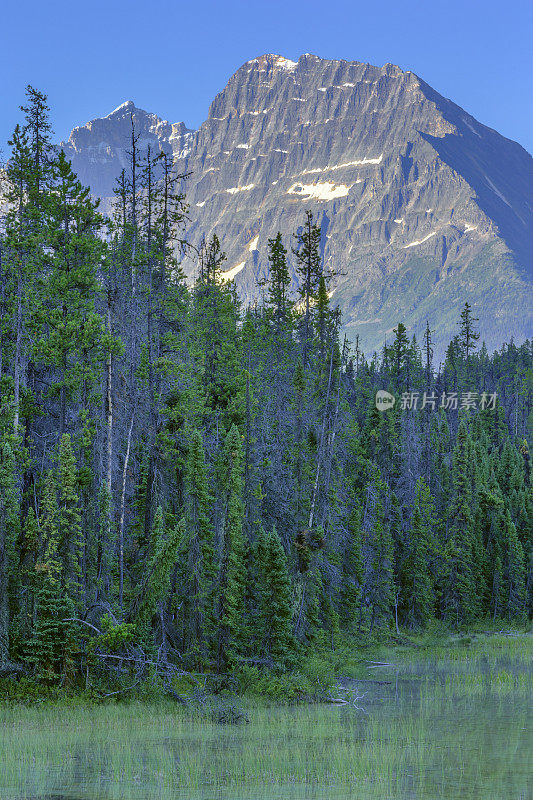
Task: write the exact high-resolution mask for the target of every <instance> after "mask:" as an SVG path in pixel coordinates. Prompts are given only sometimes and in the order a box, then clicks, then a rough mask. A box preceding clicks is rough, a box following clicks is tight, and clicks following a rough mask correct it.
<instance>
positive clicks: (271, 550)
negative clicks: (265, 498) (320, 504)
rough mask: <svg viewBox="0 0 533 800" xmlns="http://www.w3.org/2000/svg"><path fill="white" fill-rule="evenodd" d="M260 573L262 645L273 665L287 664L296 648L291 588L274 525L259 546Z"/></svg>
mask: <svg viewBox="0 0 533 800" xmlns="http://www.w3.org/2000/svg"><path fill="white" fill-rule="evenodd" d="M256 552H257V557H258V560H259V563H258V567H259V574H260V604H261V637H260V641H261V646H262V648H264V652H265V653H266V654H267V655H268V656H270V657H271V658H272V660H273V662H274V664H275V665H276V666H278V667H284V666H285V665H286V664H287V661H288V660H290V658H291V656H292V654H293V650H294V639H293V635H292V602H291V601H292V590H291V581H290V577H289V569H288V563H287V556H286V555H285V551H284V549H283V545H282V544H281V541H280V538H279V536H278V534H277V533H276V529H275V528H273V529H272V531H271V532H270V533H266V534H265V533H264V532H263V533H262V534H261V536H260V542H259V543H258V547H257V551H256Z"/></svg>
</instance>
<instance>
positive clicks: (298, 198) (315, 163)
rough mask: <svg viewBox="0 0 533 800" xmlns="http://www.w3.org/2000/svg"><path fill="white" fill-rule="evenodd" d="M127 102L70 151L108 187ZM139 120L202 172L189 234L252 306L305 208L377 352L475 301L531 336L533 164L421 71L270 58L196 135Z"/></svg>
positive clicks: (232, 86) (504, 334) (232, 84)
mask: <svg viewBox="0 0 533 800" xmlns="http://www.w3.org/2000/svg"><path fill="white" fill-rule="evenodd" d="M131 107H132V106H131V105H130V104H126V105H125V106H121V107H120V108H119V109H117V110H116V111H115V112H113V113H112V114H111V115H109V116H108V117H106V118H105V119H104V120H96V121H94V122H92V123H90V126H86V127H85V128H77V129H76V130H75V131H73V133H72V136H71V137H70V140H69V143H67V145H65V149H66V151H67V153H68V154H69V155H70V152H73V155H72V159H73V164H74V167H75V168H76V169H77V170H78V172H79V174H80V176H81V178H82V180H85V181H87V182H88V183H89V184H90V185H91V187H92V189H93V192H94V193H95V194H98V195H100V196H107V195H109V194H110V193H111V192H110V188H111V185H112V182H113V179H114V177H115V176H116V174H118V172H119V171H120V169H121V168H122V166H121V165H122V164H123V154H124V149H126V148H127V138H126V135H125V133H124V131H125V130H126V128H127V125H126V127H125V124H126V122H127V123H128V124H129V113H130V111H131ZM134 115H135V121H136V124H137V120H138V121H139V125H140V126H142V131H140V132H141V134H142V136H145V137H146V139H147V140H148V139H149V138H150V137H152V139H151V140H153V141H154V142H157V143H158V146H160V147H164V148H170V149H172V152H173V153H174V156H175V160H176V167H177V169H178V170H179V171H180V172H183V173H191V175H190V177H189V178H188V179H187V181H186V185H185V189H186V192H187V197H188V201H189V203H190V225H189V229H188V237H189V239H190V240H191V241H192V242H193V243H195V244H198V243H199V241H200V239H201V238H202V237H203V236H205V237H208V236H209V235H210V233H212V232H213V231H216V232H217V234H218V236H219V238H220V239H221V242H222V245H223V247H224V249H225V251H226V253H227V256H228V260H227V276H228V278H230V277H231V278H234V279H235V281H236V284H237V286H238V289H239V292H240V293H241V295H242V297H243V298H244V299H245V300H250V299H252V298H253V296H254V294H255V293H256V291H257V290H256V286H255V282H256V278H257V276H258V275H260V274H261V273H262V272H263V271H264V270H265V268H266V263H267V241H268V239H269V238H270V237H273V236H274V235H275V233H276V232H277V231H278V230H281V231H282V232H283V233H284V234H286V236H287V243H290V242H289V239H288V237H289V235H290V234H291V233H293V232H294V231H295V230H296V228H297V227H298V226H299V225H300V224H301V223H302V220H303V218H304V212H305V210H306V209H308V208H310V209H311V210H312V211H313V212H314V213H315V214H316V215H317V217H318V219H319V221H320V222H321V224H322V233H323V236H322V249H323V259H324V267H325V270H326V271H327V270H333V271H335V272H337V273H339V275H338V276H337V277H336V278H334V280H333V281H332V283H331V286H330V288H331V291H332V302H333V303H335V304H339V305H340V307H341V309H342V311H343V319H344V326H345V328H346V331H347V333H348V336H349V338H351V339H354V338H355V336H356V334H359V336H360V341H361V343H362V345H363V347H364V348H365V349H366V351H368V352H369V351H371V350H372V349H374V348H377V347H380V346H381V344H382V343H383V341H384V340H385V339H386V338H387V337H389V338H390V336H391V332H392V329H393V327H395V326H396V324H397V323H398V321H400V320H401V321H404V322H405V323H406V325H407V326H408V328H409V329H410V331H411V333H416V335H417V337H420V336H421V333H422V330H423V328H424V326H425V322H426V319H428V320H429V322H430V325H431V327H432V328H433V329H434V330H435V337H436V340H437V345H438V346H440V347H442V345H443V344H444V343H445V342H447V341H448V340H449V339H450V338H451V336H452V335H454V334H455V333H456V331H457V318H458V314H459V311H460V308H461V306H462V305H463V303H464V302H465V301H466V300H468V302H470V303H471V305H472V306H473V307H474V309H475V312H476V316H477V317H479V319H480V327H481V330H482V335H483V337H484V338H485V339H486V341H487V343H488V344H489V345H490V346H497V345H498V344H499V343H500V342H501V341H502V340H504V339H506V340H508V339H509V337H510V336H511V335H514V336H515V337H516V338H524V337H525V336H528V335H531V332H532V330H533V290H532V285H533V189H532V187H533V159H532V158H531V156H530V155H529V154H528V153H527V152H526V151H525V150H524V149H523V148H522V147H520V146H519V145H518V144H516V143H515V142H512V141H510V140H508V139H505V138H504V137H502V136H500V135H499V134H498V133H497V132H496V131H494V130H491V129H490V128H487V127H485V126H484V125H481V124H480V123H479V122H477V121H476V120H475V119H474V118H473V117H471V116H470V115H469V114H467V113H466V112H465V111H463V110H462V109H461V108H459V107H458V106H456V105H455V104H454V103H452V102H451V101H449V100H446V99H445V98H443V97H441V96H440V95H439V94H437V93H436V92H435V91H434V90H433V89H431V87H429V86H428V85H427V84H426V83H424V82H423V81H422V80H421V79H420V78H418V77H417V76H416V75H414V74H413V73H411V72H403V71H402V70H401V69H399V68H398V67H396V66H393V65H391V64H386V65H385V66H384V67H382V68H378V67H373V66H370V65H368V64H361V63H358V62H347V61H332V60H324V59H320V58H318V57H316V56H313V55H304V56H302V57H301V58H300V59H299V61H298V62H297V63H295V62H293V61H289V60H288V59H285V58H283V57H281V56H276V55H265V56H261V57H260V58H256V59H253V60H252V61H249V62H247V63H246V64H244V65H243V66H242V67H241V68H240V69H239V70H238V71H237V72H236V73H235V75H233V77H232V78H231V79H230V80H229V82H228V84H227V86H226V87H225V89H224V90H223V91H222V92H221V93H220V94H219V95H217V97H216V98H215V99H214V101H213V103H212V104H211V107H210V109H209V114H208V118H207V120H206V121H205V122H204V123H203V124H202V126H201V127H200V129H199V130H198V131H196V132H194V133H193V132H191V131H189V130H187V129H186V128H185V126H184V125H183V124H182V123H180V124H178V125H174V126H171V125H169V124H168V123H165V122H162V121H161V120H159V119H158V118H157V117H154V116H153V115H150V114H146V112H142V111H140V110H138V109H134ZM126 117H127V120H126ZM139 130H140V129H139ZM126 133H127V131H126ZM69 147H70V148H71V151H69V150H68V148H69ZM184 267H185V270H186V272H187V273H188V274H189V275H191V276H192V275H193V274H194V270H195V265H194V264H193V263H192V262H188V263H185V264H184Z"/></svg>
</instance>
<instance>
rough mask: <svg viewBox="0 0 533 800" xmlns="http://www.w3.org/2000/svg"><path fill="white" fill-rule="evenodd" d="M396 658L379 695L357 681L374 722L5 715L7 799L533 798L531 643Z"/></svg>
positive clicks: (57, 710)
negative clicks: (221, 721)
mask: <svg viewBox="0 0 533 800" xmlns="http://www.w3.org/2000/svg"><path fill="white" fill-rule="evenodd" d="M374 655H375V654H374ZM387 658H388V661H387V663H388V664H392V666H379V665H378V666H377V667H376V666H375V665H374V666H372V669H370V665H367V669H366V675H367V676H369V677H367V678H366V679H365V680H369V681H370V680H374V679H376V680H378V679H379V681H380V682H379V683H366V682H363V679H362V678H361V676H359V680H360V682H359V683H357V680H356V681H355V682H354V685H355V686H356V688H357V693H358V694H363V695H364V698H363V699H362V700H360V701H358V705H359V706H362V708H363V709H364V710H358V709H355V708H353V707H352V706H341V707H338V706H331V705H324V704H322V705H296V706H277V705H271V706H267V705H265V704H264V703H260V702H257V701H253V700H242V699H240V700H237V701H235V702H238V703H240V704H241V705H243V706H245V710H246V715H247V717H248V719H249V722H248V723H247V724H246V723H245V724H241V725H221V724H218V723H216V722H215V721H214V719H215V718H216V716H214V715H213V713H212V710H213V709H212V708H209V707H200V708H194V709H189V708H182V707H176V706H174V705H169V704H166V703H157V704H155V703H154V704H146V703H130V704H127V705H126V704H119V705H107V706H102V705H99V706H93V707H81V706H73V707H67V706H65V705H42V706H36V705H33V706H31V707H24V706H16V707H9V706H4V707H0V722H1V728H0V796H1V797H2V798H6V800H7V798H9V799H10V800H11V798H17V800H18V799H19V798H44V797H47V798H51V797H52V796H53V797H56V798H65V800H66V798H71V799H72V800H73V799H74V798H83V800H95V799H96V798H99V800H104V799H105V800H118V798H123V799H124V800H137V799H139V800H140V798H143V800H152V798H154V799H155V798H158V800H170V798H180V799H181V798H183V800H185V798H188V800H195V798H196V799H197V800H200V799H202V800H207V798H215V797H216V798H228V800H229V798H231V799H232V800H241V799H242V800H245V799H246V800H252V798H254V799H256V800H270V799H271V798H272V799H273V798H295V800H296V798H314V797H317V798H318V797H321V798H324V797H328V798H339V800H340V798H354V797H356V798H358V799H359V798H361V800H366V798H373V800H382V799H383V800H384V799H385V798H387V799H389V798H398V799H399V800H407V799H408V798H409V799H410V800H412V799H414V798H417V800H418V799H419V800H426V799H427V800H429V798H431V800H435V799H436V798H439V799H440V798H442V799H443V800H444V798H446V800H459V798H460V800H469V799H470V798H472V799H473V798H476V800H477V798H479V799H480V800H505V798H513V800H529V799H530V798H531V797H533V711H532V704H533V638H532V637H531V636H519V637H509V636H491V637H478V638H477V639H470V641H469V642H468V643H466V644H465V642H464V641H462V640H455V641H448V642H447V643H445V644H444V643H443V644H442V646H440V645H437V646H434V647H427V648H411V649H407V650H406V652H400V651H398V650H397V651H395V652H392V651H391V652H388V654H387ZM393 659H394V660H393ZM374 660H376V661H377V660H380V659H377V658H375V659H374ZM381 660H382V661H385V658H383V659H381ZM359 661H360V660H359V656H358V657H357V663H358V671H359V672H361V670H362V667H361V664H360V663H359ZM348 671H349V670H348Z"/></svg>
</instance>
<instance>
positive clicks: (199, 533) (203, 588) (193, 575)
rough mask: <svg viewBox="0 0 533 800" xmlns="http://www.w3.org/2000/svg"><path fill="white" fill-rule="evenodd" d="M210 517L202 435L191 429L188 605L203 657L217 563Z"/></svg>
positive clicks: (209, 629)
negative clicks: (189, 583)
mask: <svg viewBox="0 0 533 800" xmlns="http://www.w3.org/2000/svg"><path fill="white" fill-rule="evenodd" d="M211 514H212V511H211V497H210V493H209V485H208V479H207V469H206V463H205V450H204V444H203V440H202V434H201V433H200V431H198V430H197V429H194V430H192V431H190V433H189V453H188V458H187V464H186V472H185V527H186V536H187V548H188V572H189V575H190V581H191V585H190V590H189V591H188V600H187V602H188V604H190V606H191V616H190V620H189V624H190V628H191V636H192V637H193V640H194V646H195V647H196V648H198V650H199V655H200V657H203V658H205V657H206V655H207V650H208V646H209V644H210V643H212V640H213V636H214V611H215V609H214V601H215V597H214V592H215V579H216V563H215V546H214V544H215V543H214V530H213V527H212V522H211Z"/></svg>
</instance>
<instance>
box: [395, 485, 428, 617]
mask: <svg viewBox="0 0 533 800" xmlns="http://www.w3.org/2000/svg"><path fill="white" fill-rule="evenodd" d="M434 527H435V507H434V504H433V500H432V498H431V495H430V493H429V488H428V486H427V485H426V483H425V481H424V480H423V479H422V478H420V479H419V480H418V482H417V485H416V494H415V499H414V510H413V517H412V520H411V530H410V533H409V542H408V544H407V547H406V557H405V560H404V563H403V564H402V569H401V591H402V607H403V610H404V614H405V622H406V624H407V625H408V626H409V627H415V626H421V627H423V626H424V625H426V624H427V623H428V622H429V620H430V619H431V618H432V617H433V614H434V607H435V596H434V590H433V579H432V575H431V557H432V556H433V555H434V554H435V542H434V538H433V537H434V533H433V530H434Z"/></svg>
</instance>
